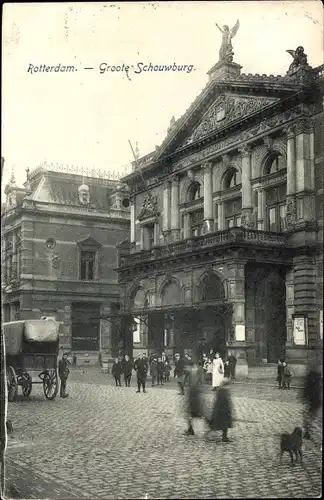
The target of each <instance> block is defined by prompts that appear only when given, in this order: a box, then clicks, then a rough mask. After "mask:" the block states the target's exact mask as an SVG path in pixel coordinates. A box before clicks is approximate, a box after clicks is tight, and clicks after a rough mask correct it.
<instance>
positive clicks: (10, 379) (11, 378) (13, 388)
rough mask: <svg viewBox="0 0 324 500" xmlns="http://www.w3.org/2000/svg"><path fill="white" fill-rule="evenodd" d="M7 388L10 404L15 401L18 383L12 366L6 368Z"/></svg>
mask: <svg viewBox="0 0 324 500" xmlns="http://www.w3.org/2000/svg"><path fill="white" fill-rule="evenodd" d="M7 388H8V401H10V402H12V401H14V400H15V399H16V396H17V393H18V381H17V375H16V372H15V369H14V368H13V367H12V366H8V367H7Z"/></svg>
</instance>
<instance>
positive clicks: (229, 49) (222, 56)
mask: <svg viewBox="0 0 324 500" xmlns="http://www.w3.org/2000/svg"><path fill="white" fill-rule="evenodd" d="M215 24H216V26H217V28H218V29H219V31H220V32H221V33H222V45H221V48H220V50H219V61H226V62H232V61H233V56H234V52H233V46H232V38H234V37H235V35H236V33H237V32H238V29H239V27H240V21H239V20H237V21H236V24H235V26H234V27H233V28H232V29H231V30H230V29H229V27H228V26H227V25H225V26H223V29H222V28H220V27H219V26H218V24H217V23H215Z"/></svg>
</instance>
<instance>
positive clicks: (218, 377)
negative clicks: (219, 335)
mask: <svg viewBox="0 0 324 500" xmlns="http://www.w3.org/2000/svg"><path fill="white" fill-rule="evenodd" d="M223 378H224V363H223V360H222V358H221V357H220V354H219V352H216V354H215V358H214V359H213V378H212V386H213V389H212V390H213V391H215V390H216V388H217V387H219V386H220V385H221V383H222V380H223Z"/></svg>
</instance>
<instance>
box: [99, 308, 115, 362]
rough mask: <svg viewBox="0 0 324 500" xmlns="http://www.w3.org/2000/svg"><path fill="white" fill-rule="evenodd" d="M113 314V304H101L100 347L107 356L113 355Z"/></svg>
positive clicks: (101, 351)
mask: <svg viewBox="0 0 324 500" xmlns="http://www.w3.org/2000/svg"><path fill="white" fill-rule="evenodd" d="M110 315H111V306H110V305H109V304H101V306H100V316H101V317H102V319H101V320H100V341H99V346H100V347H99V349H100V353H101V354H103V353H104V354H105V355H106V356H107V357H111V356H112V323H111V320H110V319H109V316H110Z"/></svg>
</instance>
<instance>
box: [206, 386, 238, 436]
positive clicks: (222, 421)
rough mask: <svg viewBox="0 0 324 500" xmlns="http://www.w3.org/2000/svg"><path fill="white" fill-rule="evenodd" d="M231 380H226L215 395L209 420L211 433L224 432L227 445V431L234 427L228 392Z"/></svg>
mask: <svg viewBox="0 0 324 500" xmlns="http://www.w3.org/2000/svg"><path fill="white" fill-rule="evenodd" d="M228 384H229V380H228V379H224V380H223V383H222V385H221V386H220V387H219V389H218V391H217V392H216V395H215V400H214V404H213V410H212V415H211V418H210V420H208V419H206V420H207V423H208V425H209V431H223V437H222V441H223V442H224V443H227V442H228V441H229V439H228V437H227V430H228V429H230V428H231V427H232V426H233V415H232V402H231V396H230V393H229V390H228Z"/></svg>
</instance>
